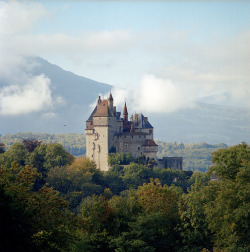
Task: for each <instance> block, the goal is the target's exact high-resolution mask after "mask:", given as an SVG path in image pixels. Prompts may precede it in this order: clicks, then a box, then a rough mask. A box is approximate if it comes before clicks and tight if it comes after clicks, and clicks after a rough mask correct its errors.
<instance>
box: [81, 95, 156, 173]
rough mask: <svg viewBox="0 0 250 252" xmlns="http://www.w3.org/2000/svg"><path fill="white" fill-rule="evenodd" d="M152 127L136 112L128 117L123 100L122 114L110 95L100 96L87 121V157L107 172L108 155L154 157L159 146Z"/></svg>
mask: <svg viewBox="0 0 250 252" xmlns="http://www.w3.org/2000/svg"><path fill="white" fill-rule="evenodd" d="M153 131H154V128H153V127H152V125H151V124H150V123H149V121H148V118H147V117H145V116H144V115H143V114H141V113H139V114H138V113H136V114H134V115H132V116H131V117H130V120H129V119H128V111H127V106H126V103H125V105H124V109H123V113H122V115H121V112H117V111H116V107H115V106H114V104H113V97H112V94H111V93H110V95H109V98H108V99H103V100H102V99H101V97H100V96H99V98H98V100H97V104H96V107H95V108H94V110H93V112H92V113H91V115H90V117H89V118H88V120H87V121H86V129H85V135H86V156H87V157H89V158H90V159H91V160H93V161H95V162H96V165H97V168H99V169H101V170H103V171H107V170H108V169H109V165H108V154H109V153H110V152H116V153H121V152H124V153H132V154H133V155H134V157H139V156H141V155H145V156H146V158H154V159H155V160H157V157H156V153H157V151H158V145H157V144H156V143H155V141H154V139H153Z"/></svg>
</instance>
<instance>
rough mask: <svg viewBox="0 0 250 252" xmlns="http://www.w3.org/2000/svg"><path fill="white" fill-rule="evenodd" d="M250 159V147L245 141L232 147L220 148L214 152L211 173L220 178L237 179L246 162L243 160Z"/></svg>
mask: <svg viewBox="0 0 250 252" xmlns="http://www.w3.org/2000/svg"><path fill="white" fill-rule="evenodd" d="M249 159H250V147H249V145H247V144H246V143H244V142H243V143H242V144H239V145H235V146H233V147H230V148H226V149H219V150H217V151H216V152H213V153H212V162H213V166H211V167H210V169H209V174H212V173H214V174H215V175H217V176H219V178H220V179H231V180H235V178H236V175H237V173H238V172H239V170H240V169H241V168H242V166H243V164H244V162H243V161H244V160H249Z"/></svg>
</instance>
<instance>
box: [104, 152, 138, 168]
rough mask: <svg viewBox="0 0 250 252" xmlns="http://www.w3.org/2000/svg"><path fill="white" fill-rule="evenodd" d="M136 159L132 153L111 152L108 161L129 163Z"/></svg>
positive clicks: (120, 163) (118, 163)
mask: <svg viewBox="0 0 250 252" xmlns="http://www.w3.org/2000/svg"><path fill="white" fill-rule="evenodd" d="M133 161H134V157H133V155H132V154H131V153H109V155H108V163H109V165H111V166H112V165H116V164H117V165H128V164H130V163H131V162H133Z"/></svg>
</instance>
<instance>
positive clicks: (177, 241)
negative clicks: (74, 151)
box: [0, 143, 250, 252]
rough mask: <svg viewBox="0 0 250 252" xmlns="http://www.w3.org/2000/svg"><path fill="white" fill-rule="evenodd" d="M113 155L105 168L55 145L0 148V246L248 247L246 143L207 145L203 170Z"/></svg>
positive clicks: (69, 248)
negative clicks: (161, 165) (207, 162)
mask: <svg viewBox="0 0 250 252" xmlns="http://www.w3.org/2000/svg"><path fill="white" fill-rule="evenodd" d="M31 147H32V146H31ZM185 147H186V146H183V145H181V146H179V147H178V146H177V147H176V148H179V150H180V151H181V150H183V149H184V148H185ZM198 147H199V149H200V150H202V149H203V148H204V147H208V148H210V149H211V150H212V149H213V148H212V147H210V146H207V144H202V145H201V146H199V145H198V146H196V148H197V149H198ZM221 147H224V146H221ZM112 158H113V163H114V165H113V166H112V168H111V169H110V170H109V171H108V172H105V173H104V172H101V171H100V170H98V169H97V168H96V165H95V163H94V162H93V161H90V160H89V159H87V158H76V159H73V158H72V156H71V155H69V154H68V153H67V152H66V151H65V149H64V148H63V147H62V146H61V145H59V144H55V143H54V144H44V143H43V144H39V145H37V146H35V148H33V147H32V148H30V149H29V150H28V149H27V148H25V145H23V144H22V143H16V144H13V145H12V146H11V147H10V148H9V149H8V150H7V151H5V152H4V153H1V154H0V197H1V201H0V228H1V230H4V231H5V232H4V234H3V235H2V236H1V238H0V242H1V250H3V251H173V252H174V251H176V252H184V251H192V252H198V251H242V252H243V251H244V252H245V251H249V250H250V247H249V237H250V233H249V219H250V216H249V208H250V155H249V146H248V145H247V144H245V143H242V144H240V145H237V146H233V147H231V148H226V149H220V150H217V151H216V152H214V153H213V159H212V161H213V162H214V164H213V166H211V168H210V170H209V172H208V173H207V174H205V173H201V172H194V173H193V172H192V171H179V170H173V169H161V168H156V167H155V168H154V167H153V165H151V164H150V162H149V160H146V159H145V157H141V158H140V159H133V162H130V163H129V164H127V165H121V162H125V163H126V162H129V160H130V155H120V157H119V158H117V155H114V156H112ZM131 160H132V159H131ZM211 174H215V175H217V176H218V178H219V180H218V181H210V175H211ZM41 179H43V181H42V183H40V184H38V185H37V183H38V182H37V181H39V180H40V182H41ZM49 186H53V188H52V187H49ZM55 189H57V190H55ZM62 196H63V197H62ZM69 206H70V207H69ZM70 209H71V210H73V211H71V210H70Z"/></svg>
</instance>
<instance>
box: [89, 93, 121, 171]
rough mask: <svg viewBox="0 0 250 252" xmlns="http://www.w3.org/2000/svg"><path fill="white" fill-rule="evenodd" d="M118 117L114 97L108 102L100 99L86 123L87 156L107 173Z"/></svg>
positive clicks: (110, 96) (110, 97)
mask: <svg viewBox="0 0 250 252" xmlns="http://www.w3.org/2000/svg"><path fill="white" fill-rule="evenodd" d="M116 125H117V122H116V115H115V112H114V107H113V97H112V94H111V93H110V95H109V98H108V99H107V100H101V98H100V97H99V98H98V101H97V105H96V107H95V109H94V111H93V112H92V114H91V116H90V117H89V119H88V120H87V122H86V129H85V134H86V156H87V157H89V158H90V159H91V160H94V161H95V162H96V165H97V168H99V169H101V170H103V171H107V170H108V169H109V167H108V153H109V150H110V148H111V147H112V146H113V145H114V143H113V135H114V134H115V131H116Z"/></svg>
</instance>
